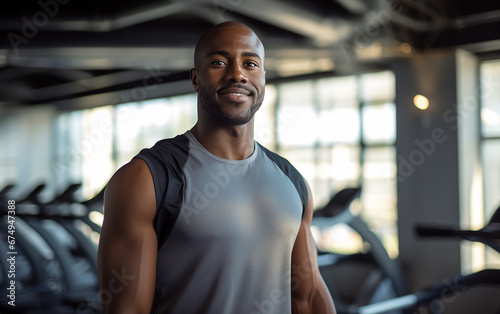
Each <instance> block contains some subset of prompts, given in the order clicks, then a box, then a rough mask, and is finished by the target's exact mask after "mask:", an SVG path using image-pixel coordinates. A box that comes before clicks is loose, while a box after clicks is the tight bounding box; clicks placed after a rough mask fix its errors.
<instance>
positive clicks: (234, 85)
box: [217, 84, 255, 95]
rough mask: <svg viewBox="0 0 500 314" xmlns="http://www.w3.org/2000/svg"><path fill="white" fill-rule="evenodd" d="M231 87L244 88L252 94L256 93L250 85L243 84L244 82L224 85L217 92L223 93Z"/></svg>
mask: <svg viewBox="0 0 500 314" xmlns="http://www.w3.org/2000/svg"><path fill="white" fill-rule="evenodd" d="M230 88H240V89H244V90H246V91H247V92H249V93H250V95H254V94H255V93H254V91H253V90H252V89H250V88H249V87H248V86H246V85H243V84H231V85H227V86H224V87H222V88H220V89H219V90H218V91H217V92H218V93H223V92H224V91H226V90H227V89H230Z"/></svg>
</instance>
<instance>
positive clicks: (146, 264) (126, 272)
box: [98, 159, 157, 314]
mask: <svg viewBox="0 0 500 314" xmlns="http://www.w3.org/2000/svg"><path fill="white" fill-rule="evenodd" d="M155 214H156V199H155V192H154V186H153V179H152V176H151V172H150V170H149V168H148V166H147V165H146V163H145V162H144V161H143V160H141V159H133V160H132V161H131V162H130V163H128V164H127V165H125V166H123V167H122V168H120V169H119V170H118V171H117V172H116V173H115V174H114V175H113V177H112V178H111V180H110V181H109V183H108V185H107V187H106V192H105V195H104V222H103V226H102V231H101V237H100V241H99V250H98V268H99V285H100V296H101V306H102V309H103V312H102V313H103V314H115V313H116V314H118V313H119V314H139V313H141V314H143V313H149V312H150V311H151V305H152V301H153V295H154V286H155V274H156V249H157V242H156V241H157V239H156V233H155V230H154V228H153V220H154V217H155Z"/></svg>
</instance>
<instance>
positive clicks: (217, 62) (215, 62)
mask: <svg viewBox="0 0 500 314" xmlns="http://www.w3.org/2000/svg"><path fill="white" fill-rule="evenodd" d="M212 64H213V65H224V64H225V63H224V61H213V62H212Z"/></svg>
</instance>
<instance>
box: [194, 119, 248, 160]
mask: <svg viewBox="0 0 500 314" xmlns="http://www.w3.org/2000/svg"><path fill="white" fill-rule="evenodd" d="M253 129H254V120H253V119H252V120H250V122H248V123H247V124H245V125H237V126H230V127H222V126H215V125H209V124H207V123H203V122H201V121H198V122H197V123H196V125H195V126H194V127H193V128H192V129H191V133H192V134H193V135H194V137H195V138H196V139H197V140H198V142H200V144H201V145H202V146H203V147H205V148H206V149H207V150H208V151H209V152H210V153H212V154H214V155H215V156H217V157H220V158H224V159H230V160H243V159H246V158H248V157H250V155H252V153H253V151H254V140H253Z"/></svg>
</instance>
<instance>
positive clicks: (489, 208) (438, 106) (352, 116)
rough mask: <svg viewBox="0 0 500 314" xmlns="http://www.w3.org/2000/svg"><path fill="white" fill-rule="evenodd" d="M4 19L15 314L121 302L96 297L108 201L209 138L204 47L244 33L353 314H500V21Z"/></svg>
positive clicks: (332, 275) (1, 134) (332, 277)
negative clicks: (132, 178) (159, 147)
mask: <svg viewBox="0 0 500 314" xmlns="http://www.w3.org/2000/svg"><path fill="white" fill-rule="evenodd" d="M1 7H2V9H1V10H0V34H1V36H0V199H1V206H0V208H1V215H2V221H1V224H0V233H1V240H0V246H1V252H0V256H1V259H0V282H1V287H2V291H1V293H0V300H1V305H0V312H2V313H11V312H12V313H100V310H99V308H100V307H99V302H100V301H101V302H106V300H108V299H109V298H112V293H113V291H110V290H113V289H111V288H110V289H107V290H106V289H105V290H104V291H103V290H101V291H100V290H99V288H98V286H97V284H98V280H97V262H96V254H97V253H96V252H97V245H98V242H99V232H100V227H101V225H102V219H103V206H102V204H103V190H104V188H105V185H106V183H107V182H108V180H109V179H110V177H111V175H112V174H113V173H114V172H115V171H116V170H117V169H118V168H120V167H121V166H122V165H124V164H125V163H127V162H128V161H130V159H131V158H132V157H133V156H135V155H136V154H137V153H138V152H139V151H140V150H141V149H142V148H145V147H150V146H152V145H153V144H154V143H155V142H156V141H158V140H160V139H163V138H169V137H173V136H175V135H177V134H181V133H183V132H185V131H186V130H188V129H189V128H191V127H192V126H193V125H194V123H195V121H196V94H195V93H194V90H193V88H192V85H191V82H190V80H189V69H190V68H191V67H192V66H193V60H192V59H193V51H194V46H195V44H196V41H197V39H198V38H199V36H200V35H201V34H202V33H203V32H204V31H205V30H206V29H207V28H208V27H210V26H212V25H215V24H218V23H220V22H223V21H230V20H233V21H240V22H242V23H245V24H246V25H248V26H250V27H251V28H252V29H253V30H254V31H255V32H256V33H257V34H258V36H259V37H260V38H261V39H262V42H263V44H264V46H265V49H266V56H265V69H266V80H267V85H266V96H265V99H264V103H263V105H262V108H261V109H260V110H259V111H258V112H257V114H256V118H255V119H256V120H255V123H256V128H255V138H256V140H257V141H258V142H259V143H261V144H262V145H264V146H266V147H267V148H269V149H271V150H273V151H275V152H277V153H279V154H280V155H282V156H284V157H285V158H287V159H288V160H290V161H291V162H292V164H293V165H295V167H296V168H297V169H298V170H299V171H300V172H301V173H302V175H303V176H304V177H305V178H306V180H307V181H308V183H309V185H310V186H311V189H312V192H313V196H314V201H315V208H316V211H315V215H314V218H313V224H312V227H311V231H312V233H313V235H314V238H315V240H316V244H317V246H318V263H319V265H320V270H321V273H322V275H323V278H324V280H325V282H326V284H327V286H328V288H329V289H330V292H331V294H332V296H333V298H334V301H335V303H336V306H337V311H338V313H483V314H484V313H486V314H487V313H500V299H499V298H498V296H499V295H500V275H499V272H500V212H497V209H498V208H499V207H500V193H498V191H499V190H500V32H499V31H498V30H499V29H500V2H498V1H493V0H489V1H488V0H484V1H466V0H437V1H425V0H418V1H417V0H349V1H348V0H313V1H304V0H294V1H283V0H268V1H264V0H210V1H204V0H190V1H178V0H162V1H156V0H148V1H140V2H138V1H129V0H126V1H107V2H103V1H97V0H88V1H80V0H40V1H25V0H23V1H16V2H10V1H9V2H4V3H2V4H1ZM495 213H496V214H495ZM12 278H15V285H12V284H11V280H12ZM9 302H10V303H9ZM13 304H15V307H14V306H13Z"/></svg>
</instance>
